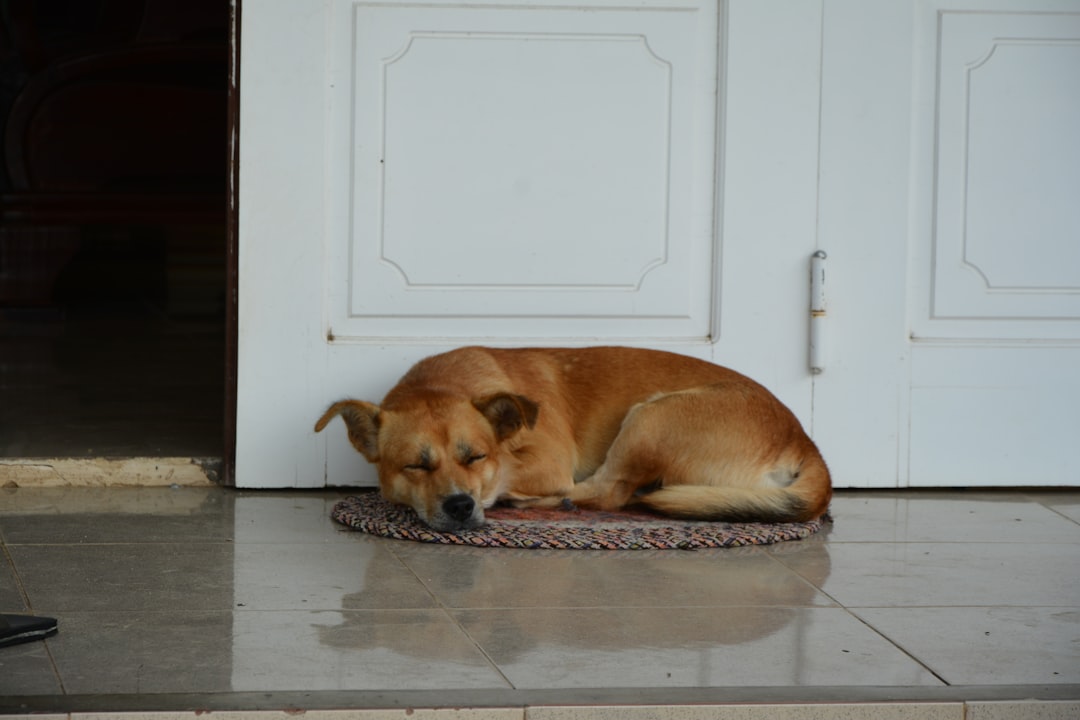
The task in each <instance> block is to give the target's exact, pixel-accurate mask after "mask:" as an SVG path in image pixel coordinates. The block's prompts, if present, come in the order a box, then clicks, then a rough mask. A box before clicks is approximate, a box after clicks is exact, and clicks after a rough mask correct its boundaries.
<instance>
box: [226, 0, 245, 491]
mask: <svg viewBox="0 0 1080 720" xmlns="http://www.w3.org/2000/svg"><path fill="white" fill-rule="evenodd" d="M241 4H242V0H229V75H228V78H227V80H228V95H229V100H228V102H229V106H228V113H227V115H228V117H227V121H226V124H227V127H228V131H227V132H228V134H229V140H228V143H229V144H228V157H227V158H226V160H225V161H226V163H228V169H227V171H226V174H227V177H228V182H229V185H228V188H227V189H226V196H227V200H226V209H225V212H226V220H225V222H226V229H225V401H224V403H223V406H222V412H223V413H224V414H225V418H224V424H223V429H222V435H223V437H222V443H223V447H222V468H221V484H223V485H227V486H229V487H234V486H235V485H236V473H235V469H236V377H237V371H236V368H237V348H238V346H239V338H240V335H239V329H238V317H239V315H238V307H239V304H238V302H237V298H238V296H239V292H238V291H239V285H240V282H239V279H240V273H239V267H240V266H239V262H238V258H237V250H238V239H239V227H240V223H239V217H240V215H239V213H238V212H237V205H238V203H237V199H238V197H239V193H240V6H241Z"/></svg>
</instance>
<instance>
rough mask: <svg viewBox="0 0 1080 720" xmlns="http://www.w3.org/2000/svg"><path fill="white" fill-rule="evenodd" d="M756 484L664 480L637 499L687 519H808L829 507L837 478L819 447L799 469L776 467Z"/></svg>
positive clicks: (654, 508)
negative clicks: (665, 483) (763, 479)
mask: <svg viewBox="0 0 1080 720" xmlns="http://www.w3.org/2000/svg"><path fill="white" fill-rule="evenodd" d="M763 484H764V487H763V486H762V484H758V485H757V486H756V487H732V486H715V485H661V486H660V487H659V488H657V489H656V490H654V491H652V492H649V493H646V494H642V495H639V496H637V497H636V498H635V501H636V502H637V503H639V504H641V505H644V506H646V507H648V508H651V509H652V510H655V511H656V512H659V513H662V514H664V515H668V516H670V517H677V518H683V519H688V520H720V521H725V522H766V523H780V522H806V521H808V520H813V519H815V518H818V517H821V515H823V514H824V513H825V511H826V510H828V508H829V501H830V499H831V498H832V483H831V479H830V477H829V470H828V468H827V467H826V466H825V462H824V460H822V459H821V456H820V455H817V454H816V453H815V454H813V455H811V456H810V457H807V458H806V460H805V462H804V463H803V465H802V466H801V467H799V468H798V469H797V470H794V471H790V472H788V471H780V470H778V471H776V472H774V473H770V477H769V479H767V480H766V481H765V482H764V483H763Z"/></svg>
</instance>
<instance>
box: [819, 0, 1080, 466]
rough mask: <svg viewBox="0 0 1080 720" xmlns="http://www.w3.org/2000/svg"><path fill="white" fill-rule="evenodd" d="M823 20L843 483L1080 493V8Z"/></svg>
mask: <svg viewBox="0 0 1080 720" xmlns="http://www.w3.org/2000/svg"><path fill="white" fill-rule="evenodd" d="M822 27H823V29H824V30H823V40H822V46H823V61H822V77H823V81H822V120H821V130H822V140H821V188H820V189H821V199H820V216H819V225H818V242H819V244H820V245H821V246H822V248H824V249H825V250H826V251H827V252H828V254H829V258H828V260H827V263H828V271H827V272H828V279H829V280H828V284H827V287H828V315H827V317H828V319H827V326H828V327H827V331H828V332H827V340H828V352H827V361H826V369H825V372H824V373H823V374H822V375H820V376H819V377H818V378H817V380H816V381H815V392H814V412H813V417H814V430H815V437H816V439H817V440H818V442H819V443H820V444H821V445H822V449H823V451H824V453H825V456H826V457H827V458H828V460H829V463H830V466H831V467H832V469H833V471H834V475H835V479H836V482H837V484H838V485H847V486H879V487H880V486H889V485H894V486H895V485H900V486H908V485H911V486H920V485H932V486H992V485H1077V484H1080V471H1078V470H1077V469H1076V464H1075V462H1074V456H1075V450H1076V447H1077V443H1078V441H1080V4H1077V3H1076V2H1075V1H1074V0H982V1H979V2H976V1H975V0H918V2H902V1H895V2H878V3H867V2H865V1H864V0H836V1H832V2H829V3H827V4H826V6H825V16H824V21H823V25H822Z"/></svg>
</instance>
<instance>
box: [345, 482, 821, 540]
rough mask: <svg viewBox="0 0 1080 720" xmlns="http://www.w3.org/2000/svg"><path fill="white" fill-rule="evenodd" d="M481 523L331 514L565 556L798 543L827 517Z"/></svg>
mask: <svg viewBox="0 0 1080 720" xmlns="http://www.w3.org/2000/svg"><path fill="white" fill-rule="evenodd" d="M484 514H485V516H486V518H487V523H486V524H485V525H484V526H482V527H479V528H476V529H475V530H465V531H462V532H459V533H448V532H439V531H437V530H432V529H431V528H429V527H428V526H427V525H425V524H424V523H423V522H421V521H420V519H419V518H418V517H417V515H416V512H415V511H414V510H413V509H412V508H408V507H404V506H401V505H395V504H393V503H391V502H388V501H387V500H384V499H383V498H382V496H381V495H379V493H376V492H372V493H365V494H364V495H356V496H352V497H348V498H345V499H344V500H342V501H340V502H339V503H337V504H336V505H335V506H334V509H333V510H332V511H331V513H330V516H331V517H332V518H333V519H334V520H336V521H337V522H339V523H341V524H343V525H347V526H349V527H351V528H353V529H355V530H360V531H362V532H365V533H368V534H369V535H378V536H380V537H388V538H397V539H399V540H415V541H417V542H426V543H443V544H447V545H468V546H470V547H511V548H533V549H563V550H658V549H659V550H663V549H676V550H696V549H698V548H714V547H740V546H742V545H769V544H772V543H777V542H783V541H786V540H802V539H803V538H806V537H809V536H810V535H813V534H814V533H816V532H817V531H818V530H820V529H821V528H822V527H824V525H825V524H826V523H829V522H831V518H830V517H829V516H828V515H827V514H826V515H825V516H823V517H820V518H818V519H817V520H812V521H810V522H804V523H778V524H769V523H724V522H703V521H700V520H693V521H685V520H674V519H671V518H664V517H658V516H656V515H648V514H645V513H635V512H619V513H607V512H593V511H582V510H577V509H568V510H537V509H528V510H518V509H515V508H507V507H494V508H491V509H489V510H486V511H485V513H484Z"/></svg>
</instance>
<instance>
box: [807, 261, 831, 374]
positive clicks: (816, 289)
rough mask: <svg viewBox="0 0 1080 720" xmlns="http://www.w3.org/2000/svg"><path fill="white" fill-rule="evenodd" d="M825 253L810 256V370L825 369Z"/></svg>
mask: <svg viewBox="0 0 1080 720" xmlns="http://www.w3.org/2000/svg"><path fill="white" fill-rule="evenodd" d="M826 257H827V256H826V255H825V251H824V250H818V251H817V252H816V253H814V254H813V255H811V256H810V372H812V373H814V374H815V375H819V374H821V373H822V372H824V371H825V332H826V328H825V258H826Z"/></svg>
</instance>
